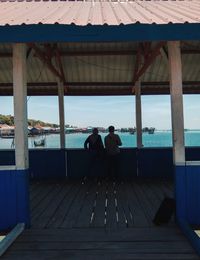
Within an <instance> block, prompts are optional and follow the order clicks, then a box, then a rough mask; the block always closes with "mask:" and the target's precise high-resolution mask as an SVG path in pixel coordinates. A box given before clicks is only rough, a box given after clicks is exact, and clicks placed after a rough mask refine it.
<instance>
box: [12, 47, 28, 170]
mask: <svg viewBox="0 0 200 260" xmlns="http://www.w3.org/2000/svg"><path fill="white" fill-rule="evenodd" d="M13 93H14V121H15V164H16V168H17V169H27V168H28V164H29V162H28V123H27V82H26V45H25V44H22V43H15V44H14V45H13Z"/></svg>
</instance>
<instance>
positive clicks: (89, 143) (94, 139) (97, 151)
mask: <svg viewBox="0 0 200 260" xmlns="http://www.w3.org/2000/svg"><path fill="white" fill-rule="evenodd" d="M84 148H85V149H86V150H88V151H89V156H90V166H89V168H90V170H89V177H90V178H92V177H96V176H95V172H96V169H97V167H98V165H99V164H100V161H101V160H102V156H103V151H104V146H103V142H102V139H101V136H100V135H99V131H98V128H93V130H92V134H91V135H89V136H88V138H87V139H86V140H85V143H84Z"/></svg>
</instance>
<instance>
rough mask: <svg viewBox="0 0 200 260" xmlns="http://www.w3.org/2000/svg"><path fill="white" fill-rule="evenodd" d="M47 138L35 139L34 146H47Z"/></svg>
mask: <svg viewBox="0 0 200 260" xmlns="http://www.w3.org/2000/svg"><path fill="white" fill-rule="evenodd" d="M45 143H46V141H45V138H43V139H41V140H34V146H35V147H38V146H45Z"/></svg>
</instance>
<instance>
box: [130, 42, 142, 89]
mask: <svg viewBox="0 0 200 260" xmlns="http://www.w3.org/2000/svg"><path fill="white" fill-rule="evenodd" d="M141 53H142V50H141V46H140V45H139V46H138V50H137V54H136V60H135V67H134V75H133V81H134V79H135V77H136V75H137V73H138V70H139V68H140V66H141V61H142V60H141V58H142V56H141ZM134 83H135V82H133V87H132V94H134V93H135V84H134Z"/></svg>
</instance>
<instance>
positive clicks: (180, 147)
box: [168, 41, 185, 165]
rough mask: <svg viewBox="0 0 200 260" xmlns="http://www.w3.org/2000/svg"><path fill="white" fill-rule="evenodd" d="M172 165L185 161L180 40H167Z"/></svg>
mask: <svg viewBox="0 0 200 260" xmlns="http://www.w3.org/2000/svg"><path fill="white" fill-rule="evenodd" d="M168 55H169V75H170V93H171V112H172V114H171V117H172V135H173V161H174V165H183V164H184V163H185V145H184V120H183V90H182V65H181V51H180V42H178V41H173V42H168Z"/></svg>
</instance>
